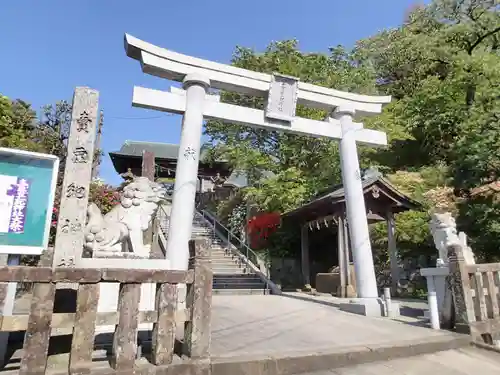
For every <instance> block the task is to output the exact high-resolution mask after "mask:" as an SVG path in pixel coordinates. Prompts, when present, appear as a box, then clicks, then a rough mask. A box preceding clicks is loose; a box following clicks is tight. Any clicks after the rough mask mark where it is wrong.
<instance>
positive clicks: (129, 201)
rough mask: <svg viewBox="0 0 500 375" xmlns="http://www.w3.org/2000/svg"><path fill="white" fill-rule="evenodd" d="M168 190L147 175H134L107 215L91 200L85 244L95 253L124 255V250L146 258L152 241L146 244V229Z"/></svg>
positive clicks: (95, 255)
mask: <svg viewBox="0 0 500 375" xmlns="http://www.w3.org/2000/svg"><path fill="white" fill-rule="evenodd" d="M165 193H166V190H165V189H164V188H163V187H162V186H161V185H160V184H158V183H156V182H153V181H151V180H149V179H148V178H147V177H134V179H133V180H132V182H131V183H129V184H128V185H127V186H126V187H125V188H124V189H123V192H122V193H121V196H120V204H118V205H116V206H115V207H114V208H113V209H112V210H111V211H110V212H108V213H107V214H106V215H104V216H103V215H102V214H101V210H100V209H99V208H98V207H97V206H96V205H95V204H94V203H91V204H89V206H88V209H87V225H86V226H85V244H84V247H85V249H86V250H87V251H90V252H92V256H93V257H99V256H111V257H112V256H123V255H124V253H125V252H129V253H133V254H134V255H135V256H137V257H141V258H147V257H149V253H150V251H151V245H147V244H144V239H143V232H144V231H145V230H147V229H148V228H149V226H150V224H151V221H152V218H153V217H154V215H155V214H156V211H157V210H158V207H159V205H160V204H162V202H163V199H164V197H165Z"/></svg>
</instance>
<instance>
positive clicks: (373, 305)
mask: <svg viewBox="0 0 500 375" xmlns="http://www.w3.org/2000/svg"><path fill="white" fill-rule="evenodd" d="M339 308H340V310H342V311H346V312H350V313H353V314H358V315H364V316H374V317H377V316H387V313H386V307H385V301H384V300H383V299H381V298H353V299H351V300H349V302H344V303H341V304H340V306H339ZM399 315H400V306H399V303H398V302H394V301H391V305H390V309H389V317H391V318H395V317H398V316H399Z"/></svg>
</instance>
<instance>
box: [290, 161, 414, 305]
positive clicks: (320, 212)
mask: <svg viewBox="0 0 500 375" xmlns="http://www.w3.org/2000/svg"><path fill="white" fill-rule="evenodd" d="M362 186H363V193H364V199H365V204H366V210H367V213H366V216H367V219H368V223H370V224H372V223H376V222H380V221H386V222H387V228H388V234H387V236H388V250H389V256H390V264H391V278H392V288H393V290H394V292H395V291H396V290H397V286H398V281H399V279H400V267H399V259H398V251H397V246H396V238H395V224H394V215H395V214H398V213H401V212H404V211H408V210H421V209H422V206H421V204H420V203H419V202H417V201H415V200H413V199H411V198H410V197H408V196H407V195H405V194H403V193H401V192H400V191H398V190H397V189H396V188H395V187H394V186H393V185H392V184H391V183H390V182H389V181H388V180H387V179H385V178H384V177H383V176H382V174H381V173H380V172H379V171H378V170H376V169H368V170H366V171H365V173H364V175H363V177H362ZM345 204H346V198H345V191H344V187H343V186H342V185H337V186H334V187H333V188H332V189H331V190H330V191H327V192H324V193H322V194H321V195H319V196H318V197H316V198H314V199H313V200H311V201H310V202H308V203H307V204H305V205H303V206H301V207H299V208H297V209H295V210H293V211H289V212H287V213H285V214H283V215H282V220H287V221H292V222H295V223H297V224H298V225H300V227H301V270H302V277H303V281H304V284H305V285H306V286H310V283H311V268H310V254H309V250H310V249H309V242H310V241H309V232H311V231H320V230H324V229H325V228H332V229H333V228H336V231H337V246H336V247H337V256H338V272H337V280H336V281H334V282H333V284H336V287H335V289H336V290H322V291H328V292H332V293H336V294H337V296H339V297H354V296H355V294H356V292H355V285H353V283H354V280H355V278H354V277H353V275H352V272H354V268H353V267H351V262H352V260H351V259H352V254H351V251H350V244H349V242H350V241H349V235H348V222H347V218H346V206H345ZM367 241H369V239H367ZM332 276H334V275H332V274H331V273H329V274H323V273H321V274H320V273H318V274H317V276H316V283H318V281H319V283H320V284H321V286H320V288H323V289H325V288H328V287H330V288H331V289H333V288H332V286H331V285H332V283H331V282H330V281H329V280H332ZM338 278H340V280H338ZM323 279H324V280H323ZM326 284H330V286H328V285H326Z"/></svg>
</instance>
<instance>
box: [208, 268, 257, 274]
mask: <svg viewBox="0 0 500 375" xmlns="http://www.w3.org/2000/svg"><path fill="white" fill-rule="evenodd" d="M213 273H214V275H247V274H248V273H247V272H246V270H245V269H244V268H236V269H234V268H217V269H214V270H213Z"/></svg>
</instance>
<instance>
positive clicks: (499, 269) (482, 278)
mask: <svg viewBox="0 0 500 375" xmlns="http://www.w3.org/2000/svg"><path fill="white" fill-rule="evenodd" d="M448 255H449V267H450V282H451V287H452V292H453V302H454V308H455V317H456V326H457V329H459V330H460V329H461V328H462V329H463V328H465V329H467V330H468V331H469V333H470V334H471V335H472V338H473V340H474V341H482V342H486V343H487V344H493V338H494V337H497V336H498V335H500V313H499V304H500V301H499V289H500V263H487V264H474V265H468V264H466V263H465V260H464V258H463V255H462V248H461V246H459V245H456V246H455V245H453V246H450V248H449V253H448Z"/></svg>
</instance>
